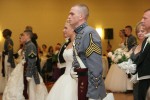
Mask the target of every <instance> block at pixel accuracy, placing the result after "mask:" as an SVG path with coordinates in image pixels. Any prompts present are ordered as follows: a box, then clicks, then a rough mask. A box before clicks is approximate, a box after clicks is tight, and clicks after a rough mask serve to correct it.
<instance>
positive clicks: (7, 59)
mask: <svg viewBox="0 0 150 100" xmlns="http://www.w3.org/2000/svg"><path fill="white" fill-rule="evenodd" d="M11 34H12V32H11V30H9V29H5V30H4V31H3V37H4V38H5V42H4V51H3V68H2V74H3V76H6V78H7V79H8V78H9V76H10V74H11V72H12V70H13V69H14V68H15V63H14V58H13V45H14V43H13V41H12V39H11Z"/></svg>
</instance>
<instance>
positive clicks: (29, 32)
mask: <svg viewBox="0 0 150 100" xmlns="http://www.w3.org/2000/svg"><path fill="white" fill-rule="evenodd" d="M24 32H25V33H27V34H29V35H30V38H31V39H32V37H33V33H32V31H31V30H25V31H24Z"/></svg>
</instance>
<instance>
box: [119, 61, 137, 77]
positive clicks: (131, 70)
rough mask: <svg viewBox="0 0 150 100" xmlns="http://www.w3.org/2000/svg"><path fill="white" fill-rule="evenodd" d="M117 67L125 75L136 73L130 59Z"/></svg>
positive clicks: (134, 65)
mask: <svg viewBox="0 0 150 100" xmlns="http://www.w3.org/2000/svg"><path fill="white" fill-rule="evenodd" d="M118 67H119V68H121V69H122V70H124V71H125V72H126V73H127V74H129V73H135V72H136V64H133V61H132V60H131V59H129V60H128V61H125V62H122V63H120V64H118Z"/></svg>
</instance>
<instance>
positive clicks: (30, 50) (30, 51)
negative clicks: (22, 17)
mask: <svg viewBox="0 0 150 100" xmlns="http://www.w3.org/2000/svg"><path fill="white" fill-rule="evenodd" d="M32 35H33V33H32V31H30V30H25V31H24V33H23V38H24V40H25V49H24V50H25V60H26V64H25V67H24V68H25V70H24V71H25V72H24V74H25V75H24V85H25V87H24V92H23V94H24V96H25V98H26V99H28V94H27V82H29V85H30V81H31V80H32V79H34V81H35V84H36V85H38V84H40V79H39V75H38V71H37V66H36V59H37V49H36V47H35V45H34V44H33V43H32V41H31V38H32ZM32 77H33V78H32Z"/></svg>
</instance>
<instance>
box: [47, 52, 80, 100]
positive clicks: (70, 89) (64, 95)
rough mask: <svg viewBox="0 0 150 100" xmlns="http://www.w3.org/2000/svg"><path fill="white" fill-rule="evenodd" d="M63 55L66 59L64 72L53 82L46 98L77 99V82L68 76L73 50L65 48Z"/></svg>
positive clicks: (48, 99) (50, 99)
mask: <svg viewBox="0 0 150 100" xmlns="http://www.w3.org/2000/svg"><path fill="white" fill-rule="evenodd" d="M63 57H64V59H65V61H66V70H65V73H64V74H63V75H62V76H61V77H60V78H59V79H58V80H57V81H56V82H55V84H54V86H53V87H52V89H51V90H50V92H49V94H48V96H47V99H46V100H78V96H77V87H78V86H77V84H78V82H77V80H75V79H73V78H72V77H71V76H70V70H71V67H72V62H73V50H72V49H65V50H64V53H63Z"/></svg>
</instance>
